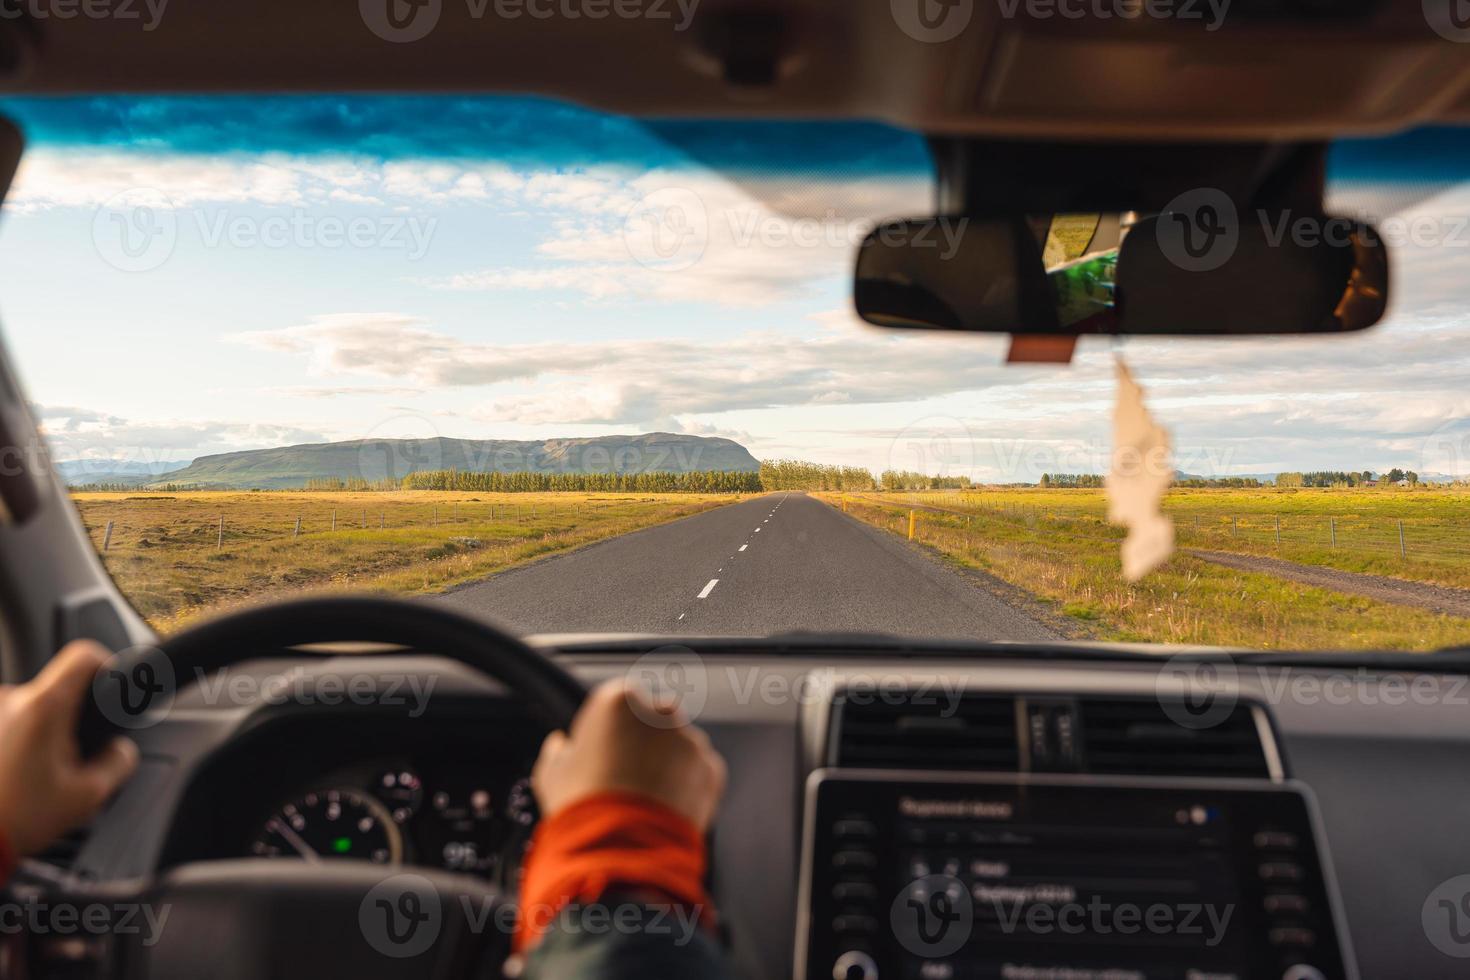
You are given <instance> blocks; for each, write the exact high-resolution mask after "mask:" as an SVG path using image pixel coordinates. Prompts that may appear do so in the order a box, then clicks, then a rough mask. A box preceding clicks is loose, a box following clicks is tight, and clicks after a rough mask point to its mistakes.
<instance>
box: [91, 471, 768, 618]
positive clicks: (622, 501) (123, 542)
mask: <svg viewBox="0 0 1470 980" xmlns="http://www.w3.org/2000/svg"><path fill="white" fill-rule="evenodd" d="M73 499H74V500H75V501H76V504H77V506H78V508H79V509H80V511H81V515H82V520H83V521H84V522H85V523H86V525H87V529H88V531H89V532H90V534H91V536H92V540H93V542H94V543H95V544H96V546H97V548H98V550H99V551H101V550H102V548H103V543H104V538H105V537H106V533H107V525H108V523H109V522H111V523H112V525H113V527H112V536H111V540H110V542H108V545H107V549H106V551H105V552H104V553H103V558H104V561H105V562H106V565H107V569H108V571H109V572H111V573H112V575H113V577H114V578H115V579H116V580H117V582H118V584H119V586H120V587H121V588H122V590H123V592H124V593H125V594H126V595H127V596H128V597H129V598H130V599H131V600H132V601H133V603H134V605H135V606H137V608H138V610H139V611H140V612H141V613H142V614H143V615H144V616H146V617H147V618H148V620H149V621H150V622H151V623H152V624H153V625H154V626H155V627H157V628H159V629H163V630H169V629H173V628H175V627H177V626H179V625H180V624H181V623H183V622H186V621H188V620H190V619H193V618H195V617H197V616H200V615H202V614H205V613H208V612H211V611H215V610H218V609H222V608H227V607H229V606H232V605H236V604H239V603H242V602H244V601H246V600H247V599H250V600H255V599H261V598H267V597H279V596H284V595H289V594H292V593H296V592H301V591H305V590H313V589H371V590H383V591H388V592H395V593H420V592H433V591H438V590H440V589H443V588H446V587H448V586H450V585H454V584H456V583H459V582H465V581H469V580H472V579H476V578H481V577H483V576H485V575H488V574H491V573H493V572H497V571H501V570H503V569H506V568H509V567H512V566H514V565H518V564H522V563H524V562H527V561H530V560H532V559H534V558H537V557H540V556H542V555H547V554H551V553H553V552H559V551H566V550H569V549H572V548H576V547H578V546H580V545H584V544H589V543H591V542H593V541H599V540H601V539H603V538H609V537H613V536H614V535H618V534H624V533H626V532H628V531H632V530H636V529H637V528H640V527H647V526H649V525H652V524H659V523H662V522H665V521H670V520H674V519H677V518H679V517H684V516H687V515H689V514H694V513H698V512H699V511H703V510H708V509H710V508H712V507H718V506H720V505H721V504H725V503H732V502H734V501H736V500H737V499H740V498H738V497H737V496H735V495H732V494H720V495H716V494H710V495H700V494H664V495H658V494H580V493H547V494H530V493H526V494H520V493H518V494H485V493H449V492H430V491H419V492H397V493H305V492H272V493H208V492H203V493H179V494H161V493H133V494H129V493H77V494H74V495H73ZM221 517H223V519H224V534H223V539H221V536H220V519H221ZM298 518H299V519H300V521H301V529H300V533H299V535H298V534H297V532H296V522H297V519H298Z"/></svg>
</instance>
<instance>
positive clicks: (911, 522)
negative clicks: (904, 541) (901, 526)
mask: <svg viewBox="0 0 1470 980" xmlns="http://www.w3.org/2000/svg"><path fill="white" fill-rule="evenodd" d="M909 540H910V541H912V540H914V512H913V511H909Z"/></svg>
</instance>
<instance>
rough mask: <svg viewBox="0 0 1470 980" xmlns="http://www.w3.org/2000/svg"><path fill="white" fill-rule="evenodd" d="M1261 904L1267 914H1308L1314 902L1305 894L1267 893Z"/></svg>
mask: <svg viewBox="0 0 1470 980" xmlns="http://www.w3.org/2000/svg"><path fill="white" fill-rule="evenodd" d="M1261 905H1262V907H1263V908H1265V910H1266V914H1267V915H1306V914H1307V912H1308V911H1309V910H1310V909H1311V907H1312V903H1311V902H1308V901H1307V897H1306V896H1305V895H1290V894H1285V895H1267V896H1266V897H1265V899H1263V900H1262V902H1261Z"/></svg>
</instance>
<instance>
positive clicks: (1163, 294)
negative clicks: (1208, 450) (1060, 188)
mask: <svg viewBox="0 0 1470 980" xmlns="http://www.w3.org/2000/svg"><path fill="white" fill-rule="evenodd" d="M1227 207H1228V206H1227ZM1231 210H1233V209H1231ZM1211 215H1213V217H1211ZM853 293H854V298H855V300H856V303H857V308H858V313H859V315H860V316H862V318H863V319H864V320H867V321H868V322H869V323H873V324H876V325H878V326H884V327H899V328H918V329H930V330H966V331H981V332H998V333H1012V334H1057V335H1070V334H1086V333H1092V334H1181V335H1198V336H1209V335H1229V334H1291V333H1319V332H1329V333H1331V332H1340V331H1348V330H1362V329H1364V328H1365V327H1369V326H1372V325H1373V324H1374V323H1377V322H1378V320H1379V319H1381V318H1382V316H1383V313H1384V310H1385V309H1386V307H1387V303H1388V258H1387V246H1386V245H1384V243H1383V242H1382V240H1381V239H1380V238H1379V237H1378V235H1377V234H1376V233H1375V232H1374V231H1373V229H1372V228H1370V227H1368V226H1366V225H1363V224H1360V223H1357V222H1353V221H1349V220H1347V219H1340V218H1328V217H1326V216H1322V215H1316V216H1302V215H1294V214H1292V213H1291V212H1286V211H1256V212H1254V213H1252V214H1250V215H1248V216H1246V219H1245V220H1242V221H1240V222H1234V221H1230V222H1225V221H1222V220H1220V218H1219V212H1218V211H1212V210H1211V209H1209V208H1201V209H1200V210H1198V211H1196V212H1195V213H1193V214H1184V213H1174V212H1168V213H1164V214H1161V215H1155V216H1149V217H1142V218H1140V217H1137V216H1135V215H1059V216H1054V217H1051V216H1049V217H1043V218H1021V217H1009V218H999V219H994V218H992V219H977V218H965V217H940V218H930V219H924V220H917V221H900V222H893V223H890V224H885V225H882V226H880V227H878V228H876V229H874V231H873V232H872V233H871V234H869V235H868V237H867V240H866V241H864V243H863V246H862V248H861V250H860V251H859V255H858V264H857V274H856V282H855V284H854V289H853Z"/></svg>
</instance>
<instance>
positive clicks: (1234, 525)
mask: <svg viewBox="0 0 1470 980" xmlns="http://www.w3.org/2000/svg"><path fill="white" fill-rule="evenodd" d="M1230 536H1231V537H1232V538H1238V537H1240V518H1238V517H1232V518H1230Z"/></svg>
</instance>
